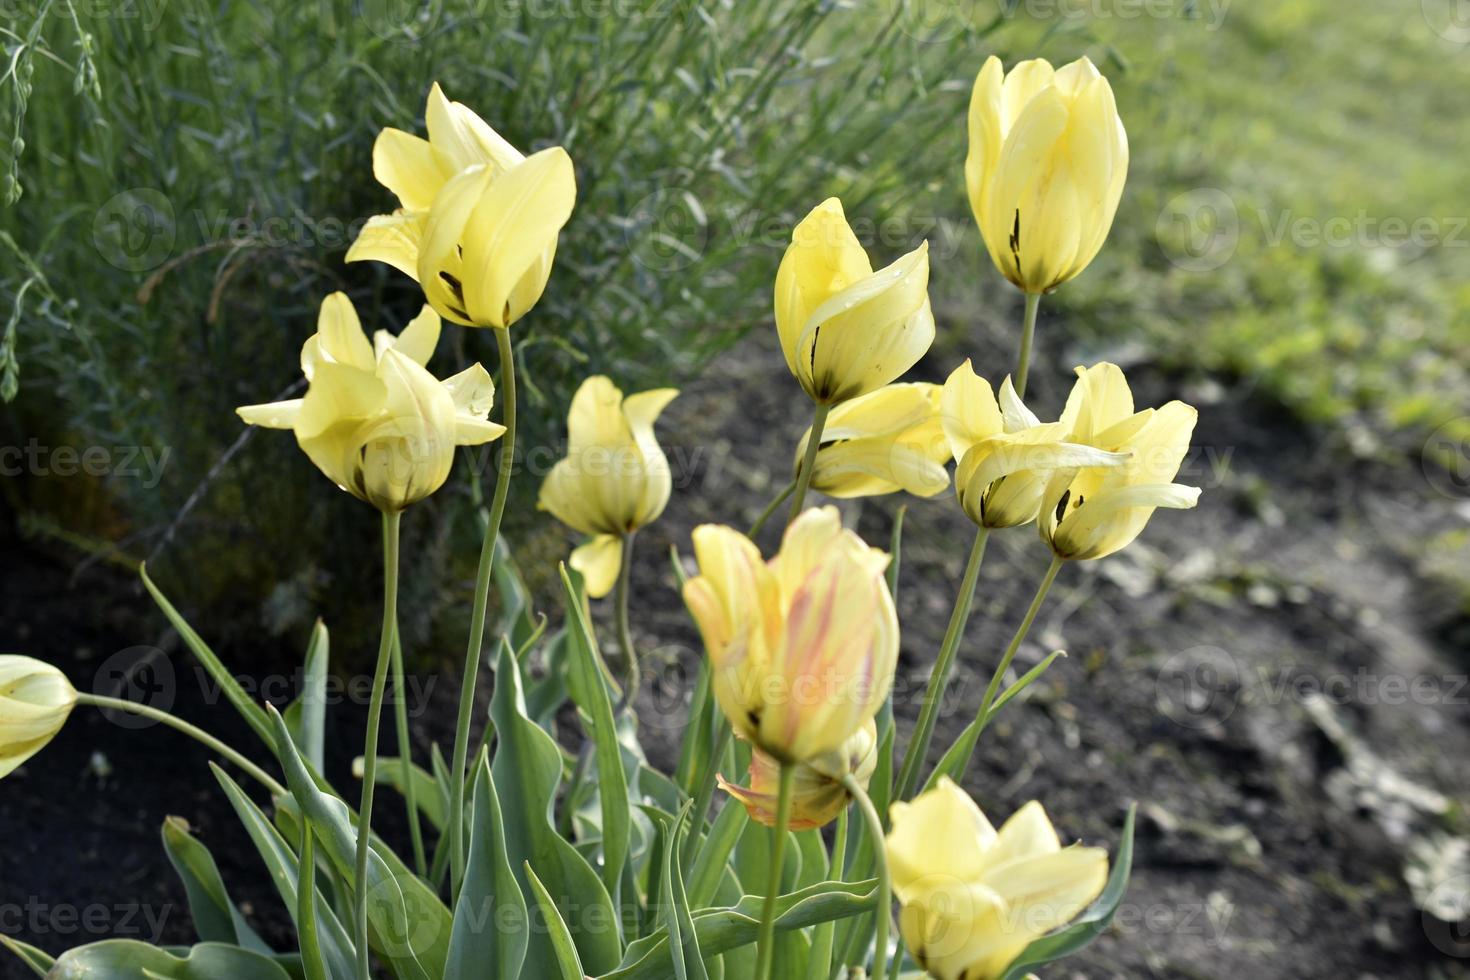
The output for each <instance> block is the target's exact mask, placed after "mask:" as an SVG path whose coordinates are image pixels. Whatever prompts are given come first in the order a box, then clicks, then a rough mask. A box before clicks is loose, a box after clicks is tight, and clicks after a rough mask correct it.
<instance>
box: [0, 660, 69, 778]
mask: <svg viewBox="0 0 1470 980" xmlns="http://www.w3.org/2000/svg"><path fill="white" fill-rule="evenodd" d="M76 703H77V692H76V691H75V690H73V689H72V686H71V682H70V681H68V680H67V679H66V675H65V674H63V673H62V672H61V671H59V670H57V669H56V668H55V667H53V666H51V665H50V664H46V663H42V662H41V661H39V660H32V659H31V658H30V657H18V656H15V655H14V654H4V655H0V779H3V778H4V777H6V776H8V775H10V774H11V773H12V772H14V771H15V770H16V769H17V768H19V767H20V765H21V764H22V763H24V762H25V761H26V760H27V759H29V758H30V757H31V756H33V755H35V754H36V753H37V752H39V751H41V750H42V749H43V748H45V747H46V743H48V742H50V741H51V740H52V739H53V738H55V737H56V733H57V732H59V731H61V726H62V725H64V724H66V719H67V717H68V716H69V715H70V714H71V709H72V708H74V707H76Z"/></svg>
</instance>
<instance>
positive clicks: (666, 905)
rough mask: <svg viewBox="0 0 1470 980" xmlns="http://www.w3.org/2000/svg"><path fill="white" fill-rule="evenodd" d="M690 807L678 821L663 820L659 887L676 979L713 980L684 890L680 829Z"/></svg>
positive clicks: (664, 924) (687, 807)
mask: <svg viewBox="0 0 1470 980" xmlns="http://www.w3.org/2000/svg"><path fill="white" fill-rule="evenodd" d="M689 809H690V806H689V805H686V806H685V807H684V810H683V812H681V813H680V814H679V816H678V817H677V818H675V819H674V820H672V821H670V820H669V819H668V818H667V817H665V818H664V821H663V824H664V825H663V828H662V829H663V834H664V852H663V874H662V875H661V878H662V881H661V883H660V887H659V899H660V902H661V904H662V905H663V915H662V916H661V918H662V920H663V928H664V931H665V932H667V933H668V935H669V937H670V940H671V941H670V943H669V953H670V956H671V958H672V960H673V964H674V976H675V977H677V978H678V980H709V972H708V971H707V970H706V969H705V967H704V956H703V954H702V953H701V952H700V949H699V934H698V933H697V932H696V931H695V929H694V918H693V916H692V915H691V914H690V912H689V898H688V896H687V894H686V893H685V891H684V869H683V868H682V867H680V865H679V846H678V845H679V829H680V828H681V827H682V826H683V824H684V821H685V819H686V818H687V817H688V814H689Z"/></svg>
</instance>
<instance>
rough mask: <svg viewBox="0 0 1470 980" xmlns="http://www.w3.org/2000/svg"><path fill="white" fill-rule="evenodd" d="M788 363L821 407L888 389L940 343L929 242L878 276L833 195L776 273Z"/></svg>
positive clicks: (804, 226)
mask: <svg viewBox="0 0 1470 980" xmlns="http://www.w3.org/2000/svg"><path fill="white" fill-rule="evenodd" d="M776 330H777V332H778V333H779V334H780V337H781V350H782V351H783V352H784V353H785V355H786V366H787V367H789V368H790V369H791V373H792V374H794V375H795V376H796V380H797V381H799V382H800V383H801V386H802V388H804V389H805V390H806V393H807V394H808V395H810V396H811V397H812V399H813V400H814V401H816V402H817V403H818V404H819V405H833V404H836V403H837V402H841V401H846V400H847V399H849V398H856V397H858V396H859V395H864V394H867V393H868V392H870V391H874V390H876V389H878V388H881V387H883V386H884V385H886V384H888V383H889V382H890V381H893V380H894V379H895V378H897V377H898V376H899V375H901V374H903V373H904V372H905V371H907V370H908V369H909V368H911V367H913V366H914V364H915V363H916V362H917V361H918V360H919V358H921V357H923V356H924V352H925V351H927V350H928V349H929V345H930V344H931V343H933V342H934V314H933V312H931V311H930V309H929V245H928V243H927V242H925V243H924V244H923V245H920V246H919V247H918V248H916V249H914V250H913V251H912V252H910V253H908V254H907V255H905V256H903V257H902V258H901V259H899V260H898V261H897V262H894V263H893V264H892V265H890V266H888V267H887V268H885V269H880V270H879V271H877V272H874V271H873V267H872V265H871V264H870V263H869V262H868V254H867V252H865V251H864V250H863V246H862V244H861V243H860V242H859V241H858V240H857V236H856V235H854V234H853V232H852V228H850V227H849V226H848V224H847V219H846V217H844V216H843V213H842V203H841V202H840V201H838V200H837V198H835V197H833V198H829V199H827V200H826V201H823V202H822V203H821V204H819V205H817V207H816V208H814V209H813V210H812V212H811V213H810V214H808V215H807V216H806V217H805V218H804V219H802V222H801V224H799V225H797V226H796V230H795V231H794V232H792V235H791V244H790V245H789V246H788V247H787V249H786V255H785V256H784V257H783V258H782V259H781V268H780V269H779V270H778V272H777V273H776Z"/></svg>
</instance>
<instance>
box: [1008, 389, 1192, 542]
mask: <svg viewBox="0 0 1470 980" xmlns="http://www.w3.org/2000/svg"><path fill="white" fill-rule="evenodd" d="M1077 376H1078V378H1077V383H1076V385H1074V386H1073V388H1072V394H1071V396H1070V397H1069V398H1068V399H1067V407H1066V410H1065V411H1064V412H1063V413H1062V421H1063V424H1065V425H1067V426H1069V427H1070V429H1071V432H1072V435H1071V438H1072V439H1074V440H1075V441H1077V442H1082V443H1086V444H1088V445H1091V446H1095V447H1097V448H1099V449H1105V450H1109V451H1116V452H1124V453H1127V454H1128V456H1129V459H1128V461H1127V462H1126V463H1124V464H1123V465H1122V466H1118V467H1115V468H1112V469H1084V470H1079V471H1075V472H1071V471H1058V472H1057V473H1055V474H1054V475H1053V476H1052V478H1051V480H1050V481H1049V482H1048V483H1047V487H1046V493H1045V496H1044V498H1043V500H1042V506H1041V516H1040V519H1039V520H1038V521H1037V526H1038V527H1039V528H1040V529H1041V537H1042V540H1043V541H1045V542H1046V543H1047V544H1048V545H1050V546H1051V550H1052V552H1053V553H1054V554H1056V556H1057V557H1058V558H1064V559H1068V560H1073V561H1081V560H1085V559H1089V558H1102V557H1103V556H1105V555H1110V554H1112V553H1113V552H1115V551H1117V550H1118V549H1119V548H1122V547H1124V546H1126V545H1127V544H1129V543H1130V542H1131V541H1132V540H1133V539H1134V538H1136V537H1138V534H1139V532H1140V531H1142V530H1143V527H1144V525H1145V524H1147V523H1148V519H1149V517H1150V516H1151V515H1152V514H1153V512H1154V508H1156V507H1169V508H1175V509H1186V508H1190V507H1193V506H1194V505H1195V502H1196V501H1198V500H1199V488H1198V487H1190V486H1185V485H1183V484H1179V483H1174V482H1172V481H1173V479H1174V477H1175V476H1176V475H1178V473H1179V466H1180V464H1181V463H1182V462H1183V461H1184V457H1185V454H1187V453H1188V452H1189V437H1190V435H1191V434H1192V433H1193V432H1194V423H1195V419H1196V417H1197V416H1198V413H1197V412H1195V410H1194V409H1193V408H1191V407H1190V406H1188V405H1186V404H1184V403H1183V402H1178V401H1173V402H1170V403H1169V404H1167V405H1165V406H1163V407H1162V408H1159V409H1152V408H1148V409H1144V410H1143V411H1141V412H1134V411H1133V392H1132V391H1130V390H1129V388H1128V381H1127V379H1125V378H1124V377H1123V372H1122V370H1120V369H1119V368H1118V366H1117V365H1116V364H1107V363H1103V364H1096V365H1094V366H1092V367H1090V368H1085V369H1084V368H1080V367H1079V368H1078V369H1077Z"/></svg>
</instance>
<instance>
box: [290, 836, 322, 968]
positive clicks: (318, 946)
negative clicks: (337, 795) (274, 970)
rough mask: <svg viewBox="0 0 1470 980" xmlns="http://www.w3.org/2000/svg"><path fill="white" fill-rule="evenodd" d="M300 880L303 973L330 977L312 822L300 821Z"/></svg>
mask: <svg viewBox="0 0 1470 980" xmlns="http://www.w3.org/2000/svg"><path fill="white" fill-rule="evenodd" d="M300 867H301V881H300V887H299V888H297V900H296V935H297V938H298V940H299V942H300V945H301V973H302V976H303V977H304V978H305V980H328V978H329V976H330V974H329V973H328V972H327V961H326V957H325V956H324V955H323V953H322V941H321V934H320V932H319V930H318V929H317V920H316V835H315V834H313V833H312V831H311V824H310V823H309V822H307V821H302V824H301V863H300Z"/></svg>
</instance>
